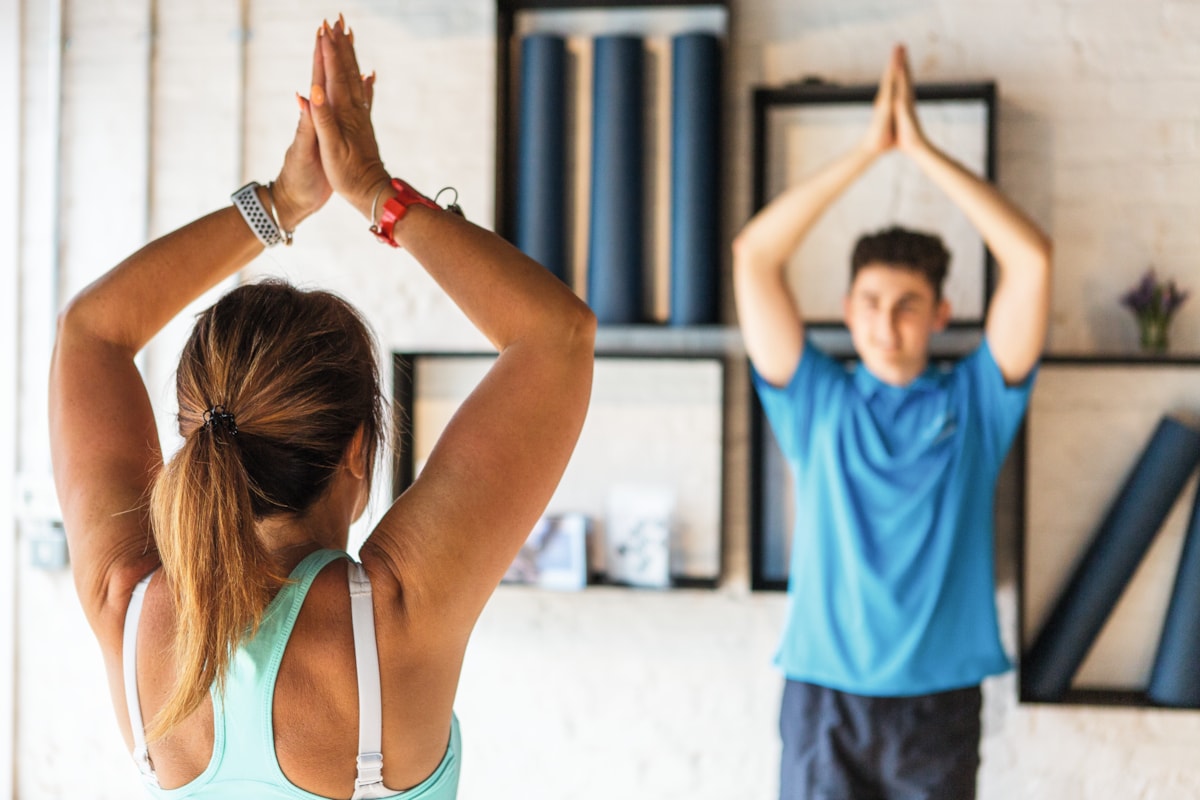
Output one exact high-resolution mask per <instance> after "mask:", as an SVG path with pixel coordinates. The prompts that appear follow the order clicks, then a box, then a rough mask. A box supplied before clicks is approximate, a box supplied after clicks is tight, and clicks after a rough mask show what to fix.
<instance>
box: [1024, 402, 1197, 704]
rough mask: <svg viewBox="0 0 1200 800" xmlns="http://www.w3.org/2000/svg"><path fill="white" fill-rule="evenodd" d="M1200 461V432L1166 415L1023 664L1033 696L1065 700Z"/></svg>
mask: <svg viewBox="0 0 1200 800" xmlns="http://www.w3.org/2000/svg"><path fill="white" fill-rule="evenodd" d="M1197 463H1200V431H1198V430H1196V429H1194V428H1191V427H1189V426H1187V425H1184V424H1183V423H1181V422H1179V421H1178V420H1175V419H1172V418H1171V417H1164V418H1163V419H1162V420H1161V421H1160V422H1159V423H1158V428H1157V429H1156V430H1155V431H1154V435H1153V436H1152V437H1151V439H1150V442H1149V443H1148V444H1147V445H1146V448H1145V450H1143V452H1142V454H1141V456H1140V457H1139V458H1138V461H1137V464H1136V465H1135V466H1134V468H1133V471H1132V472H1131V473H1130V474H1129V476H1128V477H1127V478H1126V479H1125V484H1124V485H1123V486H1122V487H1121V491H1120V492H1119V493H1118V495H1117V498H1116V500H1115V501H1114V502H1113V504H1112V506H1111V507H1110V508H1109V510H1108V513H1107V514H1106V515H1105V517H1104V521H1103V522H1101V523H1100V528H1099V530H1097V531H1096V535H1095V537H1094V538H1093V539H1092V543H1091V544H1090V545H1089V546H1088V549H1087V552H1085V553H1084V555H1083V558H1082V559H1081V560H1080V562H1079V564H1078V565H1077V566H1076V567H1075V572H1074V573H1073V574H1072V575H1071V579H1070V581H1069V582H1068V583H1067V587H1066V588H1065V589H1064V590H1063V592H1062V594H1061V595H1060V596H1059V598H1058V601H1057V602H1056V603H1055V605H1054V608H1053V610H1051V612H1050V615H1049V616H1048V617H1047V618H1046V622H1045V624H1044V625H1043V626H1042V629H1041V631H1039V632H1038V635H1037V639H1036V640H1035V641H1034V643H1033V646H1032V647H1031V648H1030V649H1029V652H1028V653H1027V654H1026V655H1025V658H1024V661H1023V662H1022V665H1021V683H1022V685H1023V687H1024V689H1025V693H1026V694H1027V695H1028V697H1029V698H1030V699H1032V700H1043V701H1053V700H1057V699H1060V698H1061V697H1062V696H1063V694H1065V693H1066V691H1067V689H1069V688H1070V686H1071V679H1072V678H1073V677H1074V676H1075V672H1076V670H1078V669H1079V665H1080V664H1081V663H1083V659H1084V658H1085V657H1086V656H1087V653H1088V650H1089V649H1090V648H1091V646H1092V643H1093V642H1094V641H1095V639H1096V637H1097V636H1098V635H1099V633H1100V630H1101V628H1103V627H1104V622H1105V620H1107V619H1108V615H1109V614H1110V613H1112V610H1113V607H1114V606H1115V605H1116V603H1117V600H1118V599H1119V598H1120V596H1121V592H1122V591H1123V590H1124V588H1125V586H1126V584H1128V583H1129V579H1130V578H1132V577H1133V573H1134V571H1135V570H1136V569H1137V566H1138V563H1139V562H1141V560H1142V557H1143V556H1144V555H1145V554H1146V550H1147V548H1149V546H1150V542H1151V541H1152V540H1153V539H1154V535H1155V534H1156V533H1157V532H1158V529H1159V528H1160V527H1161V526H1162V523H1163V520H1165V519H1166V517H1167V514H1168V513H1169V512H1170V510H1171V506H1172V505H1174V504H1175V500H1176V498H1177V497H1178V496H1179V493H1180V492H1181V491H1183V486H1184V484H1185V483H1187V480H1188V478H1189V477H1190V476H1191V474H1192V470H1194V469H1195V468H1196V465H1197Z"/></svg>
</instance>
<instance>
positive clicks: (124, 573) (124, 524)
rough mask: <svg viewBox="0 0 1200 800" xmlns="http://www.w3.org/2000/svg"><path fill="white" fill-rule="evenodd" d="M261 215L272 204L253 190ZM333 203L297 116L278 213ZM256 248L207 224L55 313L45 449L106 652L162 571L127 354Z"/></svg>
mask: <svg viewBox="0 0 1200 800" xmlns="http://www.w3.org/2000/svg"><path fill="white" fill-rule="evenodd" d="M256 191H257V194H258V198H259V200H260V202H261V203H262V205H263V207H264V208H270V207H271V204H272V198H271V196H270V195H269V194H268V190H267V189H266V188H265V187H259V188H258V189H257V190H256ZM329 196H330V188H329V184H328V182H327V181H326V180H325V176H324V173H323V171H322V169H321V164H320V156H319V152H318V150H317V144H316V136H315V133H314V131H313V126H312V120H311V117H310V116H308V114H307V112H306V111H304V110H303V108H302V111H301V119H300V124H299V126H298V128H297V131H296V136H295V139H294V140H293V142H292V144H291V146H290V148H289V149H288V152H287V155H286V156H285V158H284V166H283V169H282V170H281V171H280V174H279V178H278V179H277V180H276V181H275V182H274V203H273V204H274V207H275V210H276V212H277V214H278V218H279V224H280V226H281V227H282V228H283V229H284V230H286V231H291V230H294V229H295V227H296V225H298V224H299V223H300V222H301V221H302V220H303V219H304V218H305V217H307V216H308V215H309V214H312V213H313V212H315V211H316V210H317V209H319V208H320V207H321V206H322V205H323V204H324V203H325V201H326V200H327V199H328V198H329ZM262 249H263V245H262V243H261V242H260V241H259V240H258V238H256V236H255V234H254V232H253V231H252V230H251V229H250V227H249V226H248V225H247V224H246V222H245V220H244V219H243V218H242V215H241V213H240V212H239V211H238V210H237V208H235V207H233V206H229V207H227V208H224V209H221V210H219V211H215V212H213V213H211V214H208V215H207V216H204V217H202V218H200V219H198V220H196V221H194V222H192V223H190V224H188V225H186V226H184V227H183V228H180V229H179V230H177V231H174V232H173V233H170V234H167V235H166V236H164V237H162V238H161V239H157V240H155V241H153V242H150V243H149V244H147V245H146V246H145V247H143V248H142V249H141V250H139V251H137V252H136V253H134V254H133V255H131V256H129V257H128V258H126V259H125V260H124V261H122V262H121V263H120V264H118V265H117V266H115V267H113V268H112V269H111V270H109V271H108V272H107V273H105V274H104V275H103V276H101V277H100V278H99V279H98V280H96V281H95V282H94V283H92V284H91V285H90V286H88V287H87V288H85V289H83V290H82V291H81V292H80V293H79V294H78V295H76V296H75V297H74V298H73V299H72V300H71V302H70V303H69V304H68V305H67V307H66V309H64V310H63V311H62V313H61V314H60V315H59V320H58V335H57V338H56V340H55V344H54V352H53V356H52V361H51V366H50V447H51V456H52V459H53V463H54V481H55V485H56V487H57V489H58V497H59V502H60V505H61V506H62V513H63V524H64V527H65V529H66V533H67V543H68V547H69V548H70V553H71V565H72V570H73V572H74V578H75V586H76V590H77V592H78V593H79V598H80V602H81V603H82V605H83V609H84V613H85V614H86V615H87V617H88V621H89V622H90V623H91V626H92V628H93V630H94V631H95V632H96V635H97V637H98V638H99V639H100V642H101V645H102V647H104V649H105V650H106V651H110V646H112V647H116V646H118V644H119V641H120V635H121V630H122V627H123V618H124V614H125V609H126V607H127V606H128V603H129V596H130V592H131V591H132V589H133V586H134V584H135V583H136V582H137V581H138V580H139V579H141V578H142V577H143V576H144V575H146V574H147V573H149V572H150V571H151V570H153V569H154V567H155V566H157V564H158V555H157V553H156V551H155V548H154V541H153V538H152V536H151V535H150V530H149V525H148V523H147V501H148V490H149V487H150V484H151V482H152V481H153V478H154V476H155V474H157V472H158V470H159V469H161V468H162V454H161V451H160V447H159V441H158V432H157V428H156V426H155V422H154V414H153V411H152V409H151V405H150V399H149V396H148V395H147V392H146V387H145V385H144V384H143V382H142V378H141V375H140V374H139V373H138V370H137V367H136V366H135V365H134V360H133V359H134V356H135V355H136V354H137V352H138V351H139V350H141V349H142V347H144V346H145V345H146V343H147V342H149V341H150V339H151V338H152V337H153V336H154V335H155V334H156V333H158V331H159V330H161V329H162V328H163V326H164V325H166V324H167V322H169V321H170V320H171V319H172V318H173V317H174V316H175V315H176V314H178V313H179V312H180V311H182V310H183V309H184V308H185V307H186V306H187V305H188V304H189V303H191V302H192V301H193V300H195V299H196V298H197V297H199V296H200V295H201V294H203V293H204V292H205V291H206V290H208V289H210V288H212V287H213V286H215V285H217V284H218V283H219V282H220V281H221V280H223V279H224V278H226V277H228V276H229V275H232V274H233V273H235V272H237V271H238V270H239V269H241V268H242V267H243V266H245V265H246V264H247V263H249V261H250V260H251V259H253V258H254V257H255V256H256V255H258V254H259V253H260V252H261V251H262Z"/></svg>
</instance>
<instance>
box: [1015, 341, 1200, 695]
mask: <svg viewBox="0 0 1200 800" xmlns="http://www.w3.org/2000/svg"><path fill="white" fill-rule="evenodd" d="M1041 365H1042V366H1060V367H1100V368H1103V367H1136V368H1146V369H1153V368H1155V367H1195V368H1200V355H1163V354H1157V355H1139V354H1136V353H1116V354H1111V355H1100V354H1085V353H1056V354H1050V355H1046V356H1043V357H1042V360H1041ZM1027 423H1028V418H1026V422H1025V423H1022V425H1021V432H1020V434H1019V435H1018V437H1017V441H1016V442H1014V444H1013V447H1014V449H1015V448H1016V447H1018V446H1020V448H1021V460H1020V462H1019V470H1020V474H1019V488H1020V493H1021V507H1020V520H1021V529H1020V533H1019V535H1018V537H1017V550H1016V554H1015V555H1016V595H1017V641H1018V643H1019V644H1020V648H1021V656H1024V652H1025V639H1026V636H1025V634H1026V631H1027V620H1026V618H1025V603H1024V602H1023V598H1024V596H1025V567H1026V565H1027V563H1028V548H1027V547H1026V542H1027V541H1028V540H1029V536H1030V533H1031V531H1030V529H1029V517H1028V514H1026V506H1025V503H1026V492H1027V486H1026V484H1027V482H1028V478H1027V475H1026V465H1027V464H1028V460H1027V448H1028V434H1027V427H1028V424H1027ZM1016 671H1017V699H1018V700H1019V701H1020V702H1021V703H1022V704H1028V705H1044V706H1106V707H1120V708H1155V709H1163V710H1170V711H1189V710H1194V709H1181V708H1176V707H1173V706H1164V705H1160V704H1158V703H1156V702H1154V701H1153V700H1151V699H1150V697H1149V696H1148V695H1147V694H1146V690H1145V689H1134V688H1107V687H1103V688H1102V687H1088V686H1079V687H1073V688H1071V689H1069V690H1068V691H1067V692H1066V693H1065V694H1064V695H1063V696H1062V697H1061V698H1059V699H1058V700H1054V701H1043V700H1035V699H1033V698H1032V697H1031V696H1030V693H1029V691H1028V690H1027V688H1026V686H1025V682H1024V679H1023V676H1022V674H1021V665H1020V658H1018V661H1017V664H1016Z"/></svg>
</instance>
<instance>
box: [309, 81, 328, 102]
mask: <svg viewBox="0 0 1200 800" xmlns="http://www.w3.org/2000/svg"><path fill="white" fill-rule="evenodd" d="M312 104H313V105H314V106H322V105H325V90H324V89H322V88H321V87H320V86H318V85H317V84H315V83H314V84H313V87H312Z"/></svg>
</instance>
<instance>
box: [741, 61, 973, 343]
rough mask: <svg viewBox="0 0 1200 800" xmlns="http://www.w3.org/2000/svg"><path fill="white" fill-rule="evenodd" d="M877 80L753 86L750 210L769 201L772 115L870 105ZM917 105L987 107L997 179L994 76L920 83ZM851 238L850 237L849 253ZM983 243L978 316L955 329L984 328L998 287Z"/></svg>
mask: <svg viewBox="0 0 1200 800" xmlns="http://www.w3.org/2000/svg"><path fill="white" fill-rule="evenodd" d="M877 88H878V87H877V86H875V85H853V86H844V85H840V84H835V83H827V82H824V81H821V80H818V79H807V80H804V81H801V82H799V83H794V84H790V85H787V86H781V87H758V88H755V89H754V90H753V93H752V98H753V112H752V113H753V121H752V137H753V138H752V143H753V154H754V156H753V166H752V186H751V203H752V212H757V211H758V210H759V209H761V208H763V206H765V205H766V204H767V202H768V200H769V198H768V197H767V192H768V176H769V174H770V173H771V170H772V165H770V164H769V163H768V160H769V156H770V153H771V152H772V141H771V139H770V129H771V114H772V113H773V112H777V111H786V110H788V109H797V108H804V107H820V106H828V107H837V106H852V105H858V106H863V107H864V108H869V107H870V106H871V104H872V103H873V102H874V99H875V93H876V90H877ZM914 89H915V93H916V99H917V102H918V104H930V103H932V104H938V103H979V104H981V108H982V111H983V118H984V125H983V129H984V136H985V141H984V143H983V150H984V152H983V160H984V177H985V178H987V180H989V181H995V178H996V84H995V83H994V82H992V81H981V82H954V83H921V84H917V85H916V86H915V87H914ZM851 244H852V242H847V243H846V247H847V253H848V252H849V247H850V245H851ZM981 247H983V258H982V262H981V263H982V265H983V270H984V275H983V276H982V280H981V281H980V286H981V291H982V295H983V296H982V298H981V299H980V306H979V308H980V314H979V316H978V317H956V318H954V319H952V320H951V322H950V327H951V328H980V327H982V326H983V321H984V315H985V314H986V310H987V305H988V301H989V300H990V299H991V296H992V293H993V291H994V289H995V281H996V265H995V261H994V259H993V258H992V255H991V253H990V252H989V251H988V249H987V247H986V246H984V245H981ZM805 323H806V325H808V326H809V327H812V328H844V325H843V323H842V321H841V319H840V317H836V316H822V315H821V314H809V315H806V319H805Z"/></svg>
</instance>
